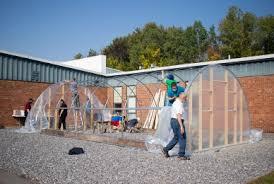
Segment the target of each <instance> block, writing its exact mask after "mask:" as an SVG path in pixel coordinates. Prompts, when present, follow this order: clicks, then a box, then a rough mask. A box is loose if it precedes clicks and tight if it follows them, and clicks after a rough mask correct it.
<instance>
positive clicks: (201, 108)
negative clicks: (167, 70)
mask: <svg viewBox="0 0 274 184" xmlns="http://www.w3.org/2000/svg"><path fill="white" fill-rule="evenodd" d="M198 121H199V125H198V134H199V143H198V149H199V151H200V150H202V149H203V127H202V125H203V76H202V74H200V76H199V120H198Z"/></svg>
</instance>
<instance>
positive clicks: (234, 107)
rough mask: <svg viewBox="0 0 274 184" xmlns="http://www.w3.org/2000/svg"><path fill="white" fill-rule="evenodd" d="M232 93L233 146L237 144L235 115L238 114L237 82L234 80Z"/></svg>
mask: <svg viewBox="0 0 274 184" xmlns="http://www.w3.org/2000/svg"><path fill="white" fill-rule="evenodd" d="M233 91H234V93H233V94H234V96H233V97H234V103H233V110H234V114H233V115H234V116H233V117H234V120H233V121H234V122H233V130H234V131H233V132H234V133H233V143H234V144H236V143H237V114H238V111H237V106H238V105H237V94H238V93H237V80H236V79H234V89H233Z"/></svg>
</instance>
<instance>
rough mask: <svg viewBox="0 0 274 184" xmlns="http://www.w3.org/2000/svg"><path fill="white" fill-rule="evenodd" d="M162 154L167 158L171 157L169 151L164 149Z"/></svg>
mask: <svg viewBox="0 0 274 184" xmlns="http://www.w3.org/2000/svg"><path fill="white" fill-rule="evenodd" d="M162 152H163V154H164V156H165V157H166V158H168V157H169V154H168V151H167V150H165V148H162Z"/></svg>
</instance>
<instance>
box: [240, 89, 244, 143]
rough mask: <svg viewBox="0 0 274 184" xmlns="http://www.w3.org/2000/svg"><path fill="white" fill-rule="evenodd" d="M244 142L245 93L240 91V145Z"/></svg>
mask: <svg viewBox="0 0 274 184" xmlns="http://www.w3.org/2000/svg"><path fill="white" fill-rule="evenodd" d="M242 142H243V91H242V89H241V90H240V143H242Z"/></svg>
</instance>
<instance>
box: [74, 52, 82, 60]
mask: <svg viewBox="0 0 274 184" xmlns="http://www.w3.org/2000/svg"><path fill="white" fill-rule="evenodd" d="M81 58H83V55H82V54H81V53H78V54H76V55H75V56H74V59H81Z"/></svg>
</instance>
